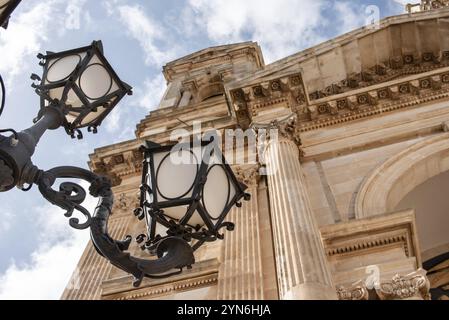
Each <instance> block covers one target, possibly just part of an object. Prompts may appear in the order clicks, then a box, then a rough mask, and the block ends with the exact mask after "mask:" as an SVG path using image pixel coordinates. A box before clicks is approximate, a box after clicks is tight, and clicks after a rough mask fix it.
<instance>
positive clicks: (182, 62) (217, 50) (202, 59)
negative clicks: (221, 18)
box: [163, 41, 265, 81]
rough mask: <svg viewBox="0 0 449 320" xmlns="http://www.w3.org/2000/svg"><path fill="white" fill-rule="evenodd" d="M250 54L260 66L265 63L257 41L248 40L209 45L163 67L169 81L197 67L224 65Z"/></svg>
mask: <svg viewBox="0 0 449 320" xmlns="http://www.w3.org/2000/svg"><path fill="white" fill-rule="evenodd" d="M245 55H249V56H251V57H252V59H253V60H254V61H256V64H257V66H258V67H260V68H262V67H263V66H264V65H265V63H264V60H263V56H262V52H261V50H260V47H259V45H258V44H257V43H256V42H252V41H247V42H241V43H234V44H228V45H221V46H214V47H209V48H206V49H203V50H200V51H197V52H194V53H192V54H189V55H187V56H184V57H182V58H179V59H177V60H174V61H172V62H169V63H168V64H167V65H165V66H164V67H163V73H164V76H165V78H166V79H167V81H171V80H172V79H173V78H174V77H175V76H176V75H179V74H185V73H186V72H191V71H192V70H195V69H200V70H202V69H207V68H210V67H212V66H213V65H222V64H224V62H227V61H231V60H232V59H234V58H238V57H241V56H245Z"/></svg>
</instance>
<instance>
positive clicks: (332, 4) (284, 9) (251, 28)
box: [181, 0, 368, 63]
mask: <svg viewBox="0 0 449 320" xmlns="http://www.w3.org/2000/svg"><path fill="white" fill-rule="evenodd" d="M181 18H182V19H181V20H182V24H183V26H184V30H185V31H186V32H187V34H188V35H189V36H193V35H194V34H195V33H198V32H201V30H205V33H206V34H207V36H208V37H209V39H211V40H212V41H214V42H215V43H219V44H224V43H233V42H240V41H247V40H252V41H257V42H258V43H259V44H260V45H261V47H262V51H263V53H264V57H265V60H266V62H268V63H270V62H273V61H274V60H277V59H280V58H283V57H286V56H288V55H290V54H293V53H296V52H298V51H300V50H302V49H305V48H307V47H310V46H312V45H315V44H318V43H320V42H322V41H324V40H326V38H327V37H328V36H335V35H337V34H341V33H344V32H347V31H349V30H351V29H354V28H356V27H359V26H361V25H363V24H364V22H365V21H366V19H367V18H368V17H366V16H365V10H364V6H363V5H362V4H354V3H353V2H351V1H326V0H316V1H308V2H305V1H297V0H278V1H260V0H246V1H240V0H213V1H211V0H189V1H188V5H187V6H186V8H185V9H184V10H183V13H182V15H181ZM326 33H327V34H326Z"/></svg>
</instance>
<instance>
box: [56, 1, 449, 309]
mask: <svg viewBox="0 0 449 320" xmlns="http://www.w3.org/2000/svg"><path fill="white" fill-rule="evenodd" d="M434 2H435V1H434ZM410 11H419V12H410V13H407V14H404V15H400V16H395V17H391V18H386V19H384V20H382V21H381V22H380V24H379V27H378V28H367V27H365V28H361V29H358V30H355V31H352V32H350V33H348V34H345V35H342V36H340V37H337V38H335V39H332V40H330V41H327V42H324V43H322V44H320V45H317V46H315V47H312V48H310V49H307V50H305V51H302V52H299V53H297V54H294V55H292V56H289V57H286V58H284V59H281V60H279V61H276V62H274V63H271V64H265V63H264V59H263V54H262V52H261V49H260V47H259V46H258V45H257V43H254V42H245V43H238V44H231V45H224V46H218V47H212V48H208V49H204V50H201V51H199V52H196V53H193V54H191V55H188V56H186V57H183V58H180V59H178V60H175V61H172V62H170V63H168V64H167V65H166V66H165V67H164V68H163V73H164V76H165V78H166V80H167V85H168V87H167V90H166V93H165V94H164V96H163V97H162V99H161V101H160V104H159V106H158V108H157V109H156V110H154V111H152V112H151V113H150V114H149V115H148V116H147V117H146V118H145V119H143V120H142V121H141V122H140V123H139V124H138V125H137V129H136V139H134V140H132V141H125V142H121V143H117V144H114V145H110V146H106V147H104V148H100V149H97V150H95V152H94V153H93V154H92V155H91V156H90V162H89V164H90V168H91V169H92V170H93V171H94V172H96V173H99V174H102V175H106V176H108V177H109V178H111V180H112V181H113V185H114V187H113V191H114V193H115V204H114V209H113V214H112V216H111V219H110V222H109V232H110V233H111V235H112V236H113V237H114V238H117V239H119V238H124V237H125V236H126V235H128V234H131V235H133V236H136V235H138V234H139V233H142V232H143V231H144V230H145V224H144V222H141V221H139V220H138V219H136V217H135V216H134V215H133V210H134V209H135V208H136V207H137V206H138V191H139V186H140V181H141V170H142V154H141V153H140V151H139V147H140V145H141V144H142V143H143V142H144V141H145V140H151V141H154V142H157V143H160V144H166V143H169V142H172V141H170V140H171V138H172V135H171V134H172V132H173V131H175V130H178V131H179V130H184V131H185V132H190V133H193V132H194V131H195V128H197V127H198V124H200V125H201V129H200V130H201V132H206V131H208V130H217V131H218V132H219V133H220V134H221V136H226V134H227V133H229V132H236V130H237V131H238V132H243V133H245V134H246V133H248V132H254V133H256V134H255V137H256V140H257V139H259V138H260V135H259V136H258V134H257V133H258V132H262V131H263V130H262V129H269V130H275V131H276V133H277V136H276V139H274V138H273V137H270V136H268V137H265V139H264V143H263V148H262V150H263V152H260V150H259V148H257V149H254V148H252V147H251V143H250V142H249V141H250V140H251V139H249V138H248V137H249V136H250V135H249V134H248V137H247V138H248V139H247V140H245V141H247V142H245V143H243V144H226V145H225V144H223V149H224V151H229V152H230V153H229V154H232V155H233V156H232V157H231V158H229V157H228V161H229V162H230V164H231V166H232V168H233V170H234V172H235V174H236V176H237V177H238V179H239V180H241V181H242V182H244V183H245V184H247V185H248V191H249V193H251V195H252V197H251V200H250V201H249V202H245V203H243V207H242V208H235V209H233V210H232V211H231V213H230V215H229V218H228V220H229V221H232V222H234V223H235V225H236V227H235V230H234V231H232V232H229V231H227V232H225V238H224V240H221V241H216V242H213V243H209V244H207V245H204V246H203V247H201V248H200V249H199V250H198V251H197V252H196V253H195V259H196V264H195V265H194V266H193V268H192V269H189V270H185V271H184V272H183V273H181V274H179V275H176V276H173V277H170V278H164V279H145V280H144V281H143V282H142V285H141V286H140V287H138V288H135V287H133V285H132V277H131V276H129V275H127V274H125V273H124V272H122V271H121V270H119V269H117V268H115V267H113V266H111V264H109V262H108V261H107V260H105V259H104V258H103V257H101V256H100V255H98V254H97V252H96V251H95V249H94V248H93V246H92V245H91V244H89V245H88V246H87V248H86V250H85V252H84V254H83V256H82V257H81V259H80V261H79V264H78V267H77V270H76V271H75V272H74V275H73V278H72V280H71V282H70V284H69V285H68V286H67V288H66V290H65V291H64V293H63V296H62V299H108V300H147V299H199V300H207V299H222V300H233V299H245V300H246V299H247V300H261V299H340V300H370V299H381V300H391V299H425V300H428V299H448V298H449V269H448V267H449V232H448V230H449V214H447V210H448V209H449V201H447V200H446V198H448V197H447V196H446V195H445V193H447V192H448V191H447V190H448V189H447V188H446V187H448V186H449V8H447V7H445V6H444V1H443V4H442V5H441V7H435V6H434V7H432V6H430V7H425V6H422V8H421V10H416V8H415V9H414V10H410ZM258 145H259V144H258ZM236 159H237V160H236ZM254 159H255V160H254ZM445 188H446V189H445ZM130 252H131V253H132V254H133V255H136V256H145V253H144V252H142V250H141V249H140V247H139V245H138V244H137V243H135V242H134V243H133V244H132V245H131V247H130Z"/></svg>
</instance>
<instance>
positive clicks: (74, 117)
mask: <svg viewBox="0 0 449 320" xmlns="http://www.w3.org/2000/svg"><path fill="white" fill-rule="evenodd" d="M38 58H39V59H40V60H41V61H40V64H41V65H42V66H43V68H44V72H43V76H42V77H39V76H37V75H35V74H33V75H32V79H33V80H34V81H37V83H34V84H33V87H34V88H35V90H36V93H37V94H38V95H39V96H40V98H41V108H40V111H39V114H38V116H37V117H36V119H35V124H34V125H33V126H32V127H30V128H28V129H26V130H24V131H21V132H19V133H17V132H16V131H15V130H13V129H5V130H0V192H5V191H8V190H10V189H12V188H13V187H15V186H17V187H19V188H21V189H22V190H24V191H28V190H29V189H30V188H31V187H32V185H33V184H36V185H37V186H38V187H39V191H40V192H41V194H42V195H43V196H44V197H45V199H47V200H48V201H49V202H51V203H52V204H54V205H57V206H59V207H60V208H62V209H64V210H65V211H66V213H65V216H66V217H68V218H70V221H69V222H70V225H71V226H72V227H73V228H76V229H87V228H90V231H91V239H92V243H93V245H94V247H95V248H96V250H97V252H98V253H99V254H101V255H102V256H103V257H105V258H106V259H108V260H109V261H110V262H111V263H112V264H113V265H114V266H116V267H118V268H120V269H122V270H124V271H125V272H128V273H130V274H132V275H133V276H134V278H135V280H134V285H135V286H138V285H140V283H141V281H142V280H143V278H145V277H150V278H160V277H167V276H170V275H173V274H175V273H179V272H181V271H182V269H183V268H184V267H190V266H191V265H192V264H193V263H194V262H195V258H194V254H193V253H194V251H195V250H196V249H198V248H199V247H200V246H201V245H202V244H204V243H205V242H211V241H215V240H217V239H222V238H223V235H222V234H221V233H220V229H222V228H224V227H226V228H227V229H228V230H232V229H233V228H234V225H233V224H232V223H230V222H226V221H225V218H226V216H227V214H228V213H229V211H230V210H231V208H232V207H233V206H240V201H241V199H242V198H243V199H245V200H248V199H249V197H250V195H249V194H247V193H245V189H246V186H245V185H244V184H242V183H239V182H238V181H237V179H236V177H235V176H234V174H233V173H232V170H231V169H230V167H229V165H228V164H227V163H226V160H225V158H224V156H223V154H222V153H221V152H220V148H219V147H218V144H217V143H216V142H215V141H214V140H207V141H206V142H196V141H195V142H193V143H192V144H176V145H169V146H160V145H155V144H153V143H150V142H148V143H147V144H146V145H145V146H143V147H142V152H143V153H144V159H145V160H144V166H143V167H144V168H143V174H142V177H143V178H142V187H141V205H140V208H138V209H136V211H135V214H136V215H137V216H138V217H139V218H140V219H143V218H145V219H146V221H147V226H148V234H147V235H146V236H143V235H141V236H138V237H137V242H138V243H139V244H142V243H143V242H144V241H145V243H144V244H143V245H142V246H141V247H142V249H143V250H145V251H147V252H148V253H149V254H150V256H153V257H151V258H150V259H142V258H137V257H133V256H131V255H130V254H129V253H128V252H126V251H127V250H128V248H129V245H130V243H131V241H132V237H131V236H127V237H126V238H125V239H124V240H115V239H113V238H112V237H111V236H110V235H109V234H108V219H109V216H110V214H111V211H112V206H113V201H114V197H113V193H112V190H111V182H110V181H109V179H107V178H105V177H101V176H98V175H96V174H95V173H93V172H91V171H88V170H85V169H82V168H76V167H69V166H64V167H57V168H53V169H51V170H48V171H43V170H40V169H39V168H38V167H36V166H35V165H34V164H33V162H32V160H31V157H32V155H33V154H34V150H35V148H36V146H37V144H38V142H39V140H40V138H41V137H42V135H43V134H44V133H45V132H46V131H47V130H55V129H57V128H59V127H61V126H62V127H64V128H65V130H66V132H67V133H68V134H70V135H71V136H72V137H74V136H77V137H78V138H82V134H81V131H80V129H81V128H83V127H87V128H88V130H89V131H91V132H94V133H95V132H96V131H97V127H98V126H99V125H100V124H101V122H102V121H103V119H104V118H105V117H106V116H107V115H108V114H109V113H110V112H111V111H112V109H113V108H114V107H115V106H116V105H117V104H118V103H119V101H120V100H121V99H122V98H123V97H124V96H125V95H126V94H132V92H131V87H130V86H129V85H127V84H126V83H124V82H122V81H121V80H120V78H119V77H118V76H117V74H116V73H115V72H114V70H113V69H112V68H111V66H110V65H109V63H108V61H107V60H106V58H105V57H104V55H103V48H102V45H101V42H99V41H96V42H93V44H92V45H91V46H87V47H83V48H79V49H75V50H70V51H64V52H61V53H52V52H47V54H46V55H42V54H40V55H38ZM0 82H1V97H0V99H1V100H0V102H1V103H2V108H3V104H4V100H5V99H4V85H3V81H2V80H1V77H0ZM5 132H11V133H12V134H11V135H10V136H4V135H2V134H1V133H5ZM57 179H82V180H85V181H87V182H89V183H90V187H89V193H90V194H91V195H92V196H94V197H99V198H100V201H99V204H98V206H97V208H96V210H95V212H94V213H93V215H91V213H90V212H89V211H88V210H87V209H85V208H84V207H83V206H82V203H83V201H84V200H85V198H86V191H85V190H84V189H83V188H82V187H81V186H80V185H78V184H76V183H73V182H63V183H61V184H60V185H59V190H58V191H56V190H54V189H53V186H54V185H55V183H56V181H57ZM25 185H28V186H27V187H25ZM76 211H77V212H80V213H81V214H82V215H84V217H85V221H83V222H80V221H79V219H78V218H75V217H73V214H74V213H75V212H76ZM154 256H156V258H155V257H154Z"/></svg>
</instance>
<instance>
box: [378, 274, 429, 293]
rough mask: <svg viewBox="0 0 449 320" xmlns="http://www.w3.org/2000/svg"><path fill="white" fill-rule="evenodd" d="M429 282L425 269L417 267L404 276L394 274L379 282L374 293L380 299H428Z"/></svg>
mask: <svg viewBox="0 0 449 320" xmlns="http://www.w3.org/2000/svg"><path fill="white" fill-rule="evenodd" d="M429 290H430V282H429V280H428V279H427V277H426V271H425V270H424V269H419V270H418V271H416V272H413V273H410V274H408V275H406V276H401V275H398V274H397V275H395V276H394V277H393V279H392V280H391V281H387V282H381V283H380V286H379V288H376V293H377V295H378V296H379V298H380V299H381V300H402V299H413V298H415V299H423V300H430V293H429Z"/></svg>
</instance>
